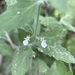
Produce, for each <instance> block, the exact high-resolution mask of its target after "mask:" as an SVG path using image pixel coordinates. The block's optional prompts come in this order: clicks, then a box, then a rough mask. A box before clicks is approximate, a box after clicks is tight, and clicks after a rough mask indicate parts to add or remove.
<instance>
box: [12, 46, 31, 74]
mask: <svg viewBox="0 0 75 75" xmlns="http://www.w3.org/2000/svg"><path fill="white" fill-rule="evenodd" d="M31 66H32V50H31V48H30V47H29V48H27V47H25V48H21V49H20V50H19V51H18V52H16V53H15V54H14V58H13V61H12V69H11V70H12V75H24V74H25V73H26V72H27V71H29V70H30V69H31Z"/></svg>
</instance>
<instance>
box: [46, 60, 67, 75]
mask: <svg viewBox="0 0 75 75" xmlns="http://www.w3.org/2000/svg"><path fill="white" fill-rule="evenodd" d="M66 72H67V68H66V66H65V65H64V63H62V62H60V61H59V62H54V64H53V65H52V66H51V68H50V70H49V71H48V72H47V73H46V74H45V75H65V73H66Z"/></svg>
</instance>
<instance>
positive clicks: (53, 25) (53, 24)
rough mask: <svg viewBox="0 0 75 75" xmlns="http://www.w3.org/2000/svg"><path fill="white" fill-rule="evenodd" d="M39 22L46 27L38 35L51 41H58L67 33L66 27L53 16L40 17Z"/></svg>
mask: <svg viewBox="0 0 75 75" xmlns="http://www.w3.org/2000/svg"><path fill="white" fill-rule="evenodd" d="M40 23H41V24H42V25H44V26H46V27H47V29H46V30H45V32H42V33H41V34H40V36H42V37H44V38H45V39H47V40H50V41H52V42H58V43H60V42H61V40H62V39H63V37H65V35H66V33H67V31H66V29H65V28H64V27H63V26H62V25H60V24H59V22H58V21H57V20H56V19H55V18H53V17H40Z"/></svg>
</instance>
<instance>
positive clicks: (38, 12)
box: [34, 4, 40, 41]
mask: <svg viewBox="0 0 75 75" xmlns="http://www.w3.org/2000/svg"><path fill="white" fill-rule="evenodd" d="M39 14H40V4H39V5H38V9H37V18H36V25H35V27H34V40H35V41H36V36H37V27H38V25H39Z"/></svg>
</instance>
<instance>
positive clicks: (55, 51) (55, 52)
mask: <svg viewBox="0 0 75 75" xmlns="http://www.w3.org/2000/svg"><path fill="white" fill-rule="evenodd" d="M40 47H41V46H40ZM38 50H39V51H40V52H43V53H44V54H46V55H48V56H50V57H51V56H53V57H54V58H55V59H56V60H62V61H64V62H67V63H75V58H74V56H73V55H71V53H70V52H69V51H66V49H65V48H63V47H62V46H61V45H59V44H57V43H54V44H53V43H52V42H51V41H49V40H48V42H47V47H46V48H45V49H44V48H42V47H41V48H38Z"/></svg>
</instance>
